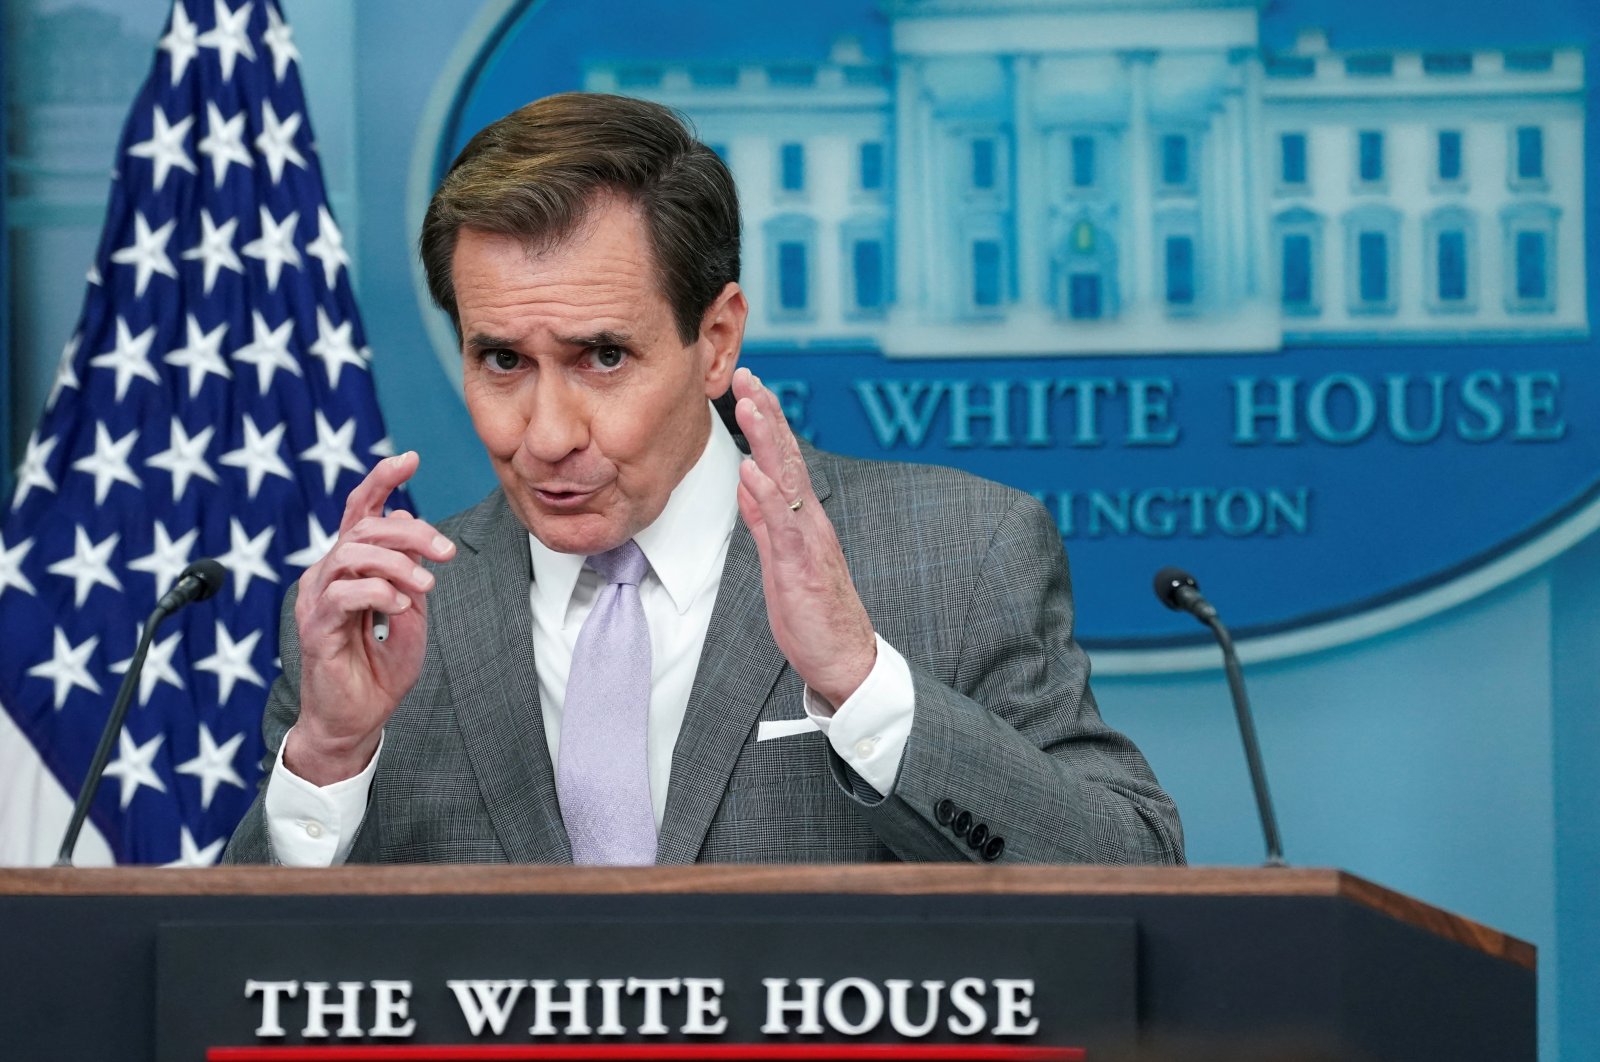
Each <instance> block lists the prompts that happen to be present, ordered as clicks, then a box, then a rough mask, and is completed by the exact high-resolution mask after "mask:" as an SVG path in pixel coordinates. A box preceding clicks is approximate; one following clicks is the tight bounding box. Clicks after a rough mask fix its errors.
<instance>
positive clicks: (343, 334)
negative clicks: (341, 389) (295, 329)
mask: <svg viewBox="0 0 1600 1062" xmlns="http://www.w3.org/2000/svg"><path fill="white" fill-rule="evenodd" d="M311 356H312V357H314V358H321V359H322V365H323V368H324V369H326V370H327V373H328V386H329V387H338V386H339V373H340V371H341V370H342V369H343V368H344V367H345V366H346V365H354V366H355V367H356V368H358V369H365V368H366V367H367V365H366V362H365V361H364V360H363V359H362V357H361V352H360V351H359V350H357V349H356V346H355V344H354V343H352V342H350V322H349V321H346V322H345V323H344V324H342V325H340V326H339V327H337V328H335V327H334V326H333V322H332V321H330V320H328V315H327V313H326V312H324V311H323V309H322V307H320V306H319V307H317V341H316V342H315V343H313V344H311Z"/></svg>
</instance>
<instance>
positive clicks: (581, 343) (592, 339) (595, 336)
mask: <svg viewBox="0 0 1600 1062" xmlns="http://www.w3.org/2000/svg"><path fill="white" fill-rule="evenodd" d="M556 342H557V343H560V344H562V345H563V346H569V347H584V348H588V347H625V346H627V345H628V344H630V343H632V342H633V336H632V335H630V334H629V333H627V332H613V331H612V330H611V329H609V328H602V329H601V330H600V331H598V332H589V333H587V334H586V335H581V336H557V337H556Z"/></svg>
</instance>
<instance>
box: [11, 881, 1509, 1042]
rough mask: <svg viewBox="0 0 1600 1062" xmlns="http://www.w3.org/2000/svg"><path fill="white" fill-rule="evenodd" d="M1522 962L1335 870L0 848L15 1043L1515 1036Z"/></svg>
mask: <svg viewBox="0 0 1600 1062" xmlns="http://www.w3.org/2000/svg"><path fill="white" fill-rule="evenodd" d="M1534 967H1535V953H1534V948H1533V947H1532V946H1531V945H1529V944H1527V943H1524V942H1522V941H1519V940H1516V939H1514V938H1511V937H1508V936H1506V935H1505V934H1503V933H1499V932H1496V931H1494V930H1492V929H1488V928H1486V927H1484V926H1481V925H1477V924H1475V923H1472V922H1470V921H1467V920H1466V919H1463V918H1459V917H1456V916H1454V915H1451V914H1448V913H1446V912H1443V911H1440V910H1437V909H1435V908H1433V907H1430V906H1428V905H1427V904H1424V903H1421V902H1419V901H1417V900H1413V899H1409V898H1407V897H1405V896H1402V895H1399V894H1397V893H1394V892H1391V891H1389V890H1387V889H1384V888H1382V887H1380V886H1377V885H1374V884H1371V883H1369V882H1366V881H1363V880H1361V879H1360V878H1356V877H1353V876H1351V875H1349V874H1345V873H1342V872H1339V871H1335V870H1315V869H1207V868H1200V869H1167V868H1159V869H1158V868H1143V869H1109V868H1095V867H1022V866H1017V867H992V866H990V867H977V866H967V865H922V866H822V867H796V866H702V867H651V868H639V869H609V868H604V869H603V868H575V867H506V866H451V867H340V868H335V869H331V870H292V869H287V868H275V867H238V868H233V867H228V868H214V869H208V870H157V869H145V868H140V869H111V870H72V869H64V870H56V869H50V870H0V1058H4V1059H16V1060H18V1062H45V1060H54V1059H62V1060H69V1059H70V1060H85V1062H87V1060H94V1062H122V1060H135V1059H137V1060H156V1059H159V1060H160V1062H201V1060H210V1062H272V1060H282V1062H289V1060H301V1062H309V1060H316V1059H323V1060H330V1062H331V1060H335V1059H344V1060H351V1062H354V1060H374V1062H376V1060H380V1059H386V1060H402V1059H410V1060H417V1062H423V1060H434V1062H446V1060H460V1062H465V1060H469V1059H502V1060H510V1059H636V1060H645V1059H667V1058H671V1059H744V1058H749V1059H776V1058H793V1059H797V1058H816V1059H838V1060H843V1059H894V1058H903V1059H930V1060H931V1059H994V1060H1001V1059H1011V1060H1022V1059H1039V1060H1043V1059H1058V1060H1065V1059H1080V1058H1087V1059H1091V1060H1119V1062H1120V1060H1132V1059H1140V1060H1146V1062H1155V1060H1162V1062H1165V1060H1168V1059H1173V1060H1176V1059H1189V1060H1211V1059H1216V1060H1221V1059H1228V1060H1230V1062H1243V1060H1247V1059H1283V1060H1308V1059H1339V1060H1342V1062H1355V1060H1364V1059H1371V1060H1389V1059H1394V1060H1402V1059H1403V1060H1408V1062H1410V1060H1432V1059H1452V1060H1456V1059H1496V1060H1501V1062H1510V1060H1527V1062H1533V1060H1534V1058H1535V1054H1536V1049H1535V1020H1534ZM496 1018H500V1019H502V1020H501V1021H500V1022H499V1025H500V1027H499V1028H498V1030H497V1029H496V1028H495V1026H496V1024H497V1023H496V1020H495V1019H496Z"/></svg>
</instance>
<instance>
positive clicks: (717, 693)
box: [656, 448, 830, 864]
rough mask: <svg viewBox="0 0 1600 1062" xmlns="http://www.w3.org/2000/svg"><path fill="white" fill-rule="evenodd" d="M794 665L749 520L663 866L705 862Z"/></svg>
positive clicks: (721, 602)
mask: <svg viewBox="0 0 1600 1062" xmlns="http://www.w3.org/2000/svg"><path fill="white" fill-rule="evenodd" d="M805 456H806V460H807V462H808V463H809V465H810V470H811V485H812V489H813V490H815V491H816V494H817V498H818V500H819V501H822V502H826V501H827V499H828V496H829V493H830V490H829V486H828V480H827V477H826V476H825V475H824V474H823V473H822V472H821V470H820V468H819V462H818V460H817V455H816V454H815V452H814V451H811V450H809V448H808V449H807V450H806V454H805ZM824 507H826V506H824ZM787 665H788V661H787V660H785V659H784V656H783V654H782V653H781V652H779V651H778V646H777V643H776V642H774V641H773V639H772V626H771V624H770V623H769V622H768V620H767V603H766V595H765V593H764V592H763V590H762V586H761V560H760V557H759V556H758V554H757V553H756V544H755V539H754V538H752V537H751V535H750V530H749V528H747V527H746V526H745V524H744V521H743V520H742V519H741V520H739V521H738V522H737V523H735V524H734V528H733V538H732V540H731V541H730V542H729V544H728V559H727V561H726V562H725V563H724V564H723V568H722V582H721V585H720V586H719V587H718V589H717V603H716V607H715V608H713V610H712V613H711V625H710V626H709V627H708V628H707V630H706V641H705V648H704V649H702V650H701V653H700V665H699V667H698V669H697V670H696V672H695V680H694V689H693V690H692V691H691V693H690V695H689V705H688V708H687V709H686V710H685V712H684V717H683V729H682V730H681V731H680V732H679V734H678V744H677V747H676V748H674V749H673V752H672V779H671V781H670V782H669V784H668V786H667V807H666V813H665V815H664V816H663V818H662V823H661V835H660V838H659V839H658V842H657V846H656V862H657V863H662V864H668V863H692V862H694V861H695V860H696V859H697V858H698V857H699V855H700V847H701V845H702V844H704V843H705V837H706V831H707V830H709V829H710V827H711V822H712V820H713V819H714V818H715V817H716V813H717V808H719V807H720V806H721V805H722V797H723V794H724V793H725V792H726V791H727V788H728V779H729V778H730V777H731V776H732V775H733V766H734V763H735V762H736V761H737V760H738V758H739V753H740V751H741V750H742V749H743V748H744V746H745V742H746V741H748V740H749V738H750V732H751V731H752V730H753V729H755V725H756V720H757V719H758V718H759V717H760V715H761V710H762V708H763V706H764V705H765V704H766V702H767V699H768V698H769V697H770V696H771V693H772V688H773V686H774V685H776V684H777V681H778V676H779V674H781V673H782V671H783V669H784V668H785V667H786V666H787Z"/></svg>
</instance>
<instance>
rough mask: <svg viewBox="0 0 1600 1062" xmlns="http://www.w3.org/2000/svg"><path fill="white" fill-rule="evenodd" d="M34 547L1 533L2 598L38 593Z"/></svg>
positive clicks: (29, 541) (28, 541)
mask: <svg viewBox="0 0 1600 1062" xmlns="http://www.w3.org/2000/svg"><path fill="white" fill-rule="evenodd" d="M310 519H311V526H312V527H314V528H316V529H317V530H319V531H320V530H321V528H319V527H317V518H316V517H315V516H313V517H311V518H310ZM32 549H33V539H31V538H25V539H23V540H22V541H21V542H18V543H17V544H16V545H14V546H7V545H6V539H5V536H4V535H0V600H3V599H4V598H5V596H6V590H7V589H10V588H13V587H14V588H16V589H18V590H21V591H22V592H23V593H25V594H34V595H37V594H38V593H39V591H37V590H35V589H34V588H33V584H32V583H30V582H29V581H28V575H27V573H26V572H24V571H23V570H22V562H23V561H24V560H26V559H27V557H28V553H29V551H31V550H32ZM288 560H289V563H290V564H293V563H295V559H294V557H292V556H291V557H289V558H288Z"/></svg>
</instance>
